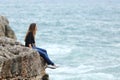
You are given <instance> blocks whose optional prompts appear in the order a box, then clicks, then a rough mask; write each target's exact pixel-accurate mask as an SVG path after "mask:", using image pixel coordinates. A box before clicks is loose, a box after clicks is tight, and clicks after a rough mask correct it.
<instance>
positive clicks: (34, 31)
mask: <svg viewBox="0 0 120 80" xmlns="http://www.w3.org/2000/svg"><path fill="white" fill-rule="evenodd" d="M35 29H36V23H31V24H30V26H29V28H28V31H27V33H26V36H25V40H26V37H27V35H28V33H29V32H32V33H33V36H34V37H35V34H36V30H35Z"/></svg>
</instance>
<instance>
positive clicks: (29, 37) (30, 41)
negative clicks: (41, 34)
mask: <svg viewBox="0 0 120 80" xmlns="http://www.w3.org/2000/svg"><path fill="white" fill-rule="evenodd" d="M36 31H37V26H36V23H32V24H30V27H29V29H28V32H27V34H26V36H25V46H26V47H29V48H33V49H35V50H37V51H38V52H39V54H40V56H42V57H43V58H44V60H45V61H46V62H47V64H48V68H52V69H55V68H57V66H56V65H55V64H54V63H53V62H52V61H51V60H50V59H49V57H48V54H47V51H46V50H44V49H41V48H38V47H36V45H35V35H36Z"/></svg>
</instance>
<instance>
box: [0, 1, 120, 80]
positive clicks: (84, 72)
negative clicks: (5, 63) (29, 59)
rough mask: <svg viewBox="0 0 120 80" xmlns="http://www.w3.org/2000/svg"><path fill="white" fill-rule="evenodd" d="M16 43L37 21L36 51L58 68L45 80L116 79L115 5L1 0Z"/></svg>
mask: <svg viewBox="0 0 120 80" xmlns="http://www.w3.org/2000/svg"><path fill="white" fill-rule="evenodd" d="M0 15H4V16H7V18H8V19H9V21H10V25H11V27H12V29H13V30H14V31H15V33H16V35H17V38H18V40H19V41H20V42H22V43H24V36H25V33H26V31H27V28H28V26H29V24H30V23H32V22H36V23H37V25H38V32H37V36H36V39H37V40H36V43H37V46H39V47H42V48H45V49H47V50H48V52H49V56H50V57H51V59H52V60H53V61H54V62H55V63H57V64H59V65H60V67H59V68H58V69H56V70H50V69H47V73H49V75H50V80H120V1H119V0H86V1H84V0H65V1H64V0H33V1H32V0H29V1H28V0H26V1H25V0H0Z"/></svg>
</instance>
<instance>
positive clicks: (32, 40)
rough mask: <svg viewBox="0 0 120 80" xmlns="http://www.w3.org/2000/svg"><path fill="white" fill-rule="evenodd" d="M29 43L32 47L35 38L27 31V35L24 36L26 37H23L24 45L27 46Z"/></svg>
mask: <svg viewBox="0 0 120 80" xmlns="http://www.w3.org/2000/svg"><path fill="white" fill-rule="evenodd" d="M29 44H31V46H32V47H33V44H35V39H34V36H33V33H32V32H28V35H27V36H26V39H25V46H26V47H29Z"/></svg>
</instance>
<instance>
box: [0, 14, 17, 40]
mask: <svg viewBox="0 0 120 80" xmlns="http://www.w3.org/2000/svg"><path fill="white" fill-rule="evenodd" d="M0 36H6V37H9V38H13V39H16V35H15V33H14V31H13V30H12V29H11V27H10V26H9V21H8V19H7V18H6V17H4V16H0Z"/></svg>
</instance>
